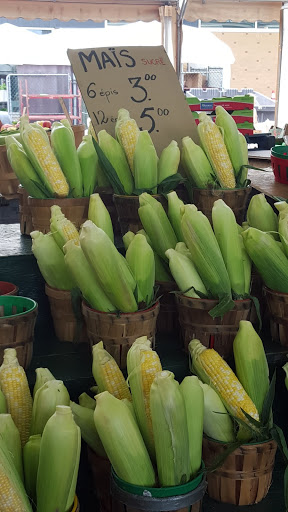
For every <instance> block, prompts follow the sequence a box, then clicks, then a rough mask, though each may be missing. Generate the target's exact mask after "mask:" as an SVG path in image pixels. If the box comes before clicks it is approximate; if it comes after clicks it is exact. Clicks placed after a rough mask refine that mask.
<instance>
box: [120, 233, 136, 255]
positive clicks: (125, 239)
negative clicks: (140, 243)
mask: <svg viewBox="0 0 288 512" xmlns="http://www.w3.org/2000/svg"><path fill="white" fill-rule="evenodd" d="M134 236H135V233H133V231H127V233H125V235H124V236H123V237H122V240H123V244H124V248H125V251H127V249H128V247H129V245H130V244H131V242H132V240H133V238H134Z"/></svg>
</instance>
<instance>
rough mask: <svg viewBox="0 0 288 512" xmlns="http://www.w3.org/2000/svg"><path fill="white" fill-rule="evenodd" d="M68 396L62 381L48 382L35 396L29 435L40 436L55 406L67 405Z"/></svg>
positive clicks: (68, 401)
mask: <svg viewBox="0 0 288 512" xmlns="http://www.w3.org/2000/svg"><path fill="white" fill-rule="evenodd" d="M69 403H70V396H69V393H68V391H67V388H66V387H65V386H64V384H63V382H62V380H48V381H47V382H45V384H43V386H42V387H41V388H40V389H38V391H37V392H36V394H35V397H34V401H33V408H32V420H31V430H30V433H31V435H35V434H42V432H43V430H44V427H45V425H46V423H47V421H48V420H49V418H51V416H52V415H53V414H54V412H55V411H56V406H57V405H69Z"/></svg>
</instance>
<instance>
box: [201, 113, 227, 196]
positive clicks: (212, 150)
mask: <svg viewBox="0 0 288 512" xmlns="http://www.w3.org/2000/svg"><path fill="white" fill-rule="evenodd" d="M199 120H200V123H199V124H198V134H199V137H200V141H201V146H202V148H203V149H204V151H205V153H206V155H207V157H208V159H209V161H210V163H211V165H212V167H213V169H214V173H215V174H216V176H217V179H218V181H219V183H220V185H221V187H223V188H235V187H236V181H235V175H234V170H233V165H232V162H231V160H230V158H229V155H228V152H227V149H226V146H225V143H224V139H223V137H222V134H221V132H220V130H219V128H218V126H217V125H216V124H215V123H213V121H212V119H211V118H210V117H208V115H207V114H205V113H204V112H201V113H200V114H199Z"/></svg>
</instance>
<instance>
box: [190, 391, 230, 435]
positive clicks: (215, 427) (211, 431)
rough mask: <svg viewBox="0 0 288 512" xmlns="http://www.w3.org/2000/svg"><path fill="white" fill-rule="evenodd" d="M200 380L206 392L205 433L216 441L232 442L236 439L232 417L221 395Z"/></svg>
mask: <svg viewBox="0 0 288 512" xmlns="http://www.w3.org/2000/svg"><path fill="white" fill-rule="evenodd" d="M199 382H200V385H201V387H202V389H203V393H204V425H203V429H204V433H205V434H206V436H209V437H211V438H212V439H215V440H216V441H222V442H223V443H232V442H233V441H235V435H234V429H233V423H232V419H231V417H230V416H229V414H228V412H227V410H226V409H225V407H224V404H223V402H222V400H221V398H220V396H219V395H218V394H217V393H216V391H215V390H214V389H213V388H212V387H211V386H209V385H208V384H204V383H202V382H201V381H199Z"/></svg>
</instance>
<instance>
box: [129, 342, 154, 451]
mask: <svg viewBox="0 0 288 512" xmlns="http://www.w3.org/2000/svg"><path fill="white" fill-rule="evenodd" d="M161 371H162V366H161V362H160V359H159V356H158V354H157V353H156V352H155V351H154V350H152V348H151V342H150V340H148V339H147V336H143V337H141V338H138V339H136V341H134V343H133V344H132V346H131V347H130V349H129V350H128V354H127V372H128V381H129V386H130V389H131V393H132V401H133V406H134V410H135V414H136V418H137V422H138V425H139V428H140V431H141V434H142V436H143V439H144V441H145V444H146V447H147V449H148V451H149V454H150V456H151V457H152V459H154V458H155V447H154V441H153V430H152V420H151V411H150V389H151V385H152V382H153V380H154V378H155V375H156V374H157V372H161Z"/></svg>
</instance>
